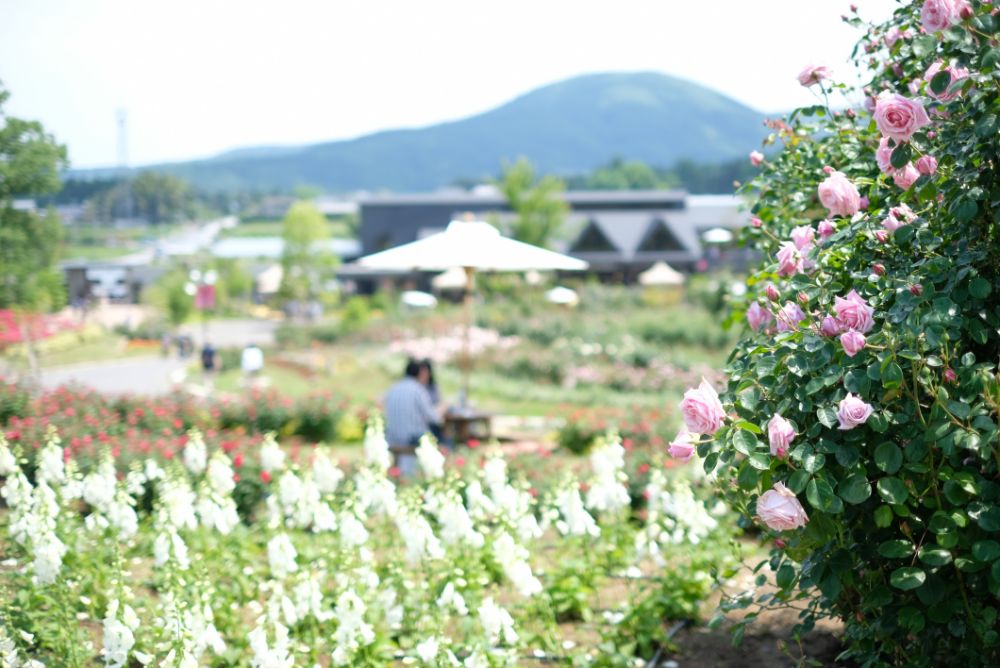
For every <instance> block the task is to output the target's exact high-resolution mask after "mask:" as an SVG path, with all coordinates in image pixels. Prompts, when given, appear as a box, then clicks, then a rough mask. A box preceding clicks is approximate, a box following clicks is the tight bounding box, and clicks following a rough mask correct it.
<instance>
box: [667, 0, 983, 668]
mask: <svg viewBox="0 0 1000 668" xmlns="http://www.w3.org/2000/svg"><path fill="white" fill-rule="evenodd" d="M845 20H846V21H848V22H849V23H852V24H854V25H856V26H858V27H861V28H864V29H865V31H866V35H865V36H864V38H863V39H862V41H861V42H860V44H859V46H858V48H857V49H856V50H855V63H856V65H858V66H859V67H862V68H864V69H865V72H866V75H870V76H871V79H870V83H869V84H868V85H867V86H866V87H865V88H864V95H865V96H866V100H867V101H866V103H865V105H864V108H865V110H866V111H861V110H855V109H853V108H851V107H850V104H852V102H851V100H852V99H856V98H851V97H850V96H848V97H847V100H848V105H849V106H848V107H847V110H846V111H843V112H836V111H833V110H832V109H831V107H830V106H827V104H825V102H826V100H827V99H828V96H829V95H830V94H832V93H837V92H843V93H849V92H850V90H849V89H848V88H847V87H846V86H844V85H842V84H837V83H831V82H830V81H828V80H824V79H822V78H819V77H815V78H813V79H810V80H809V81H808V83H809V84H810V85H813V86H814V87H815V88H814V89H815V90H817V91H818V92H821V93H822V95H821V99H822V100H823V101H824V104H820V105H816V106H813V107H808V108H804V109H799V110H796V111H795V112H793V113H792V114H791V115H790V116H789V117H788V118H787V119H783V120H776V121H770V122H769V126H770V127H771V128H772V130H773V133H772V134H771V135H770V137H769V138H768V140H767V141H766V143H768V144H773V143H780V144H782V145H783V148H784V150H782V151H780V152H769V153H768V155H769V156H772V157H769V158H768V160H767V161H766V162H765V163H762V164H761V167H760V169H761V174H760V176H759V178H757V179H756V180H755V181H754V182H752V183H750V184H747V185H746V186H744V192H745V193H746V194H748V195H750V196H751V197H752V198H753V199H754V204H753V208H752V212H753V216H754V223H753V225H751V226H750V227H748V228H747V231H746V237H747V240H748V242H749V243H751V244H753V245H754V246H756V247H757V248H758V249H759V250H760V251H761V252H762V253H763V255H764V256H765V257H766V258H772V259H771V261H770V262H769V263H767V264H765V266H763V267H762V268H761V269H760V270H759V271H758V272H757V273H756V274H755V275H753V276H752V277H751V278H750V280H749V287H750V289H749V291H748V299H749V301H748V302H747V308H746V313H745V315H746V318H747V320H748V322H749V329H748V331H747V335H746V337H745V338H744V339H743V340H742V341H741V342H740V343H739V344H738V346H737V348H736V350H735V351H734V353H733V355H732V356H731V357H730V362H729V366H728V369H727V370H728V373H729V382H728V386H727V387H726V388H725V390H724V391H723V392H722V393H721V401H722V405H723V407H724V411H725V415H724V418H722V420H721V427H719V428H718V431H716V430H715V429H714V428H713V429H709V428H705V427H716V426H718V424H717V421H716V420H714V419H713V420H708V419H706V418H709V417H714V416H715V413H714V412H712V411H709V410H707V406H708V402H704V401H701V402H699V403H697V404H694V403H692V407H693V408H694V409H696V410H692V411H691V413H692V416H691V417H694V418H697V419H698V423H697V424H696V425H694V426H695V427H697V429H694V430H695V431H700V432H702V433H703V434H708V435H706V436H702V437H699V438H700V443H699V445H698V454H699V455H700V456H701V457H702V458H703V460H704V462H703V463H704V467H705V469H706V471H710V472H714V473H715V474H716V475H717V476H718V478H719V481H720V483H721V488H722V490H723V491H724V494H725V496H726V497H727V498H728V500H729V501H730V503H731V504H732V505H733V506H734V507H736V508H739V509H740V510H741V511H742V514H743V516H744V518H745V521H746V522H747V523H751V522H753V523H755V524H756V525H757V526H758V527H759V528H760V529H761V530H762V531H763V532H764V534H765V536H768V537H770V538H772V539H773V540H774V543H773V544H774V546H775V547H774V549H773V551H772V553H771V558H770V560H769V566H770V569H771V571H772V572H773V573H774V577H775V581H776V584H777V586H778V591H777V593H767V594H761V595H760V596H742V597H739V598H737V599H734V600H733V601H732V602H731V603H730V605H738V606H740V607H747V606H766V605H771V604H779V605H784V604H794V606H795V607H797V608H798V609H800V610H801V613H800V616H801V624H800V627H799V628H800V630H808V629H810V628H811V627H812V626H813V625H814V623H815V621H816V619H817V618H819V617H823V616H832V617H838V618H840V619H841V620H842V621H843V623H844V628H845V631H844V640H845V644H846V646H847V650H846V652H845V658H849V659H852V660H854V661H857V662H858V663H860V664H861V665H864V666H882V665H913V666H942V665H956V666H959V665H960V666H978V665H998V664H1000V632H998V631H1000V626H998V596H1000V468H998V463H1000V444H998V438H997V421H998V404H1000V383H998V377H997V360H998V357H1000V308H998V306H1000V300H998V299H997V295H998V294H1000V280H998V272H1000V226H998V221H1000V209H998V208H997V207H998V205H1000V173H998V164H997V156H998V155H1000V135H998V131H1000V47H998V42H997V30H998V27H1000V17H998V16H997V10H996V9H994V7H993V4H991V3H988V2H965V1H963V0H959V1H953V0H927V2H923V3H920V2H916V3H912V4H909V5H906V6H902V7H900V8H899V9H897V10H896V11H895V14H894V15H893V17H892V19H891V20H890V21H888V22H886V23H884V24H866V23H864V22H863V21H862V20H861V18H860V17H858V16H851V17H847V18H845ZM944 64H947V65H944ZM800 79H801V77H800ZM914 165H916V166H914ZM803 226H808V227H809V228H810V229H812V228H815V229H816V231H817V232H819V234H818V235H815V236H814V237H812V241H811V242H810V243H806V244H804V245H803V244H802V242H804V241H806V240H807V239H810V236H809V235H808V234H804V233H803V232H802V227H803ZM793 231H794V232H793ZM793 249H794V250H795V251H796V253H797V255H796V254H793V253H792V250H793ZM735 315H736V316H737V317H743V315H744V314H743V313H737V314H735ZM771 318H774V319H775V320H776V322H777V326H776V327H771V326H769V323H770V321H771ZM698 392H699V395H703V394H704V392H703V390H699V391H698ZM682 410H683V409H682ZM684 412H685V417H688V411H687V410H685V411H684ZM709 422H711V424H709ZM690 426H692V425H691V424H690V423H689V427H690ZM713 432H714V433H713ZM765 434H766V436H765ZM786 449H787V452H786ZM757 614H758V612H757V610H753V611H751V613H750V614H749V615H748V617H747V621H748V622H749V621H752V619H753V618H754V617H755V616H756V615H757ZM738 632H741V628H740V629H738Z"/></svg>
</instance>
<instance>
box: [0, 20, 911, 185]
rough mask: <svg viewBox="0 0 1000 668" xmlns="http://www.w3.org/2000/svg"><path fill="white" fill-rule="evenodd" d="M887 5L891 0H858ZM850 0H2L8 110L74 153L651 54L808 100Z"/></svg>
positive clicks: (308, 136) (515, 83)
mask: <svg viewBox="0 0 1000 668" xmlns="http://www.w3.org/2000/svg"><path fill="white" fill-rule="evenodd" d="M855 1H856V2H857V4H858V5H860V7H861V13H862V16H865V17H869V18H878V19H882V18H884V17H886V16H888V14H889V12H890V11H891V10H892V8H893V7H894V6H895V4H896V3H895V2H894V0H855ZM848 6H849V0H847V1H841V0H714V1H704V0H702V1H697V2H692V1H690V0H645V1H642V2H639V1H636V0H603V1H602V2H593V1H591V0H570V1H564V0H529V1H523V0H502V1H494V2H480V1H477V0H392V1H389V0H315V1H313V2H307V1H304V0H280V1H278V0H275V1H272V2H261V1H256V0H229V1H223V0H170V1H169V2H165V1H163V0H155V1H153V0H76V1H74V0H0V80H2V81H3V82H4V84H5V85H6V87H7V89H8V90H9V91H10V92H11V100H10V101H9V103H8V106H7V112H8V113H9V114H11V115H16V116H21V117H26V118H36V119H38V120H41V121H42V122H43V123H44V124H45V125H46V127H47V128H48V129H49V131H51V132H53V133H54V134H55V135H56V137H57V138H58V139H59V140H60V141H62V142H64V143H66V144H67V145H68V146H69V152H70V158H71V160H72V163H73V166H75V167H92V166H103V165H113V164H115V163H116V161H117V147H116V146H117V145H116V136H117V133H116V120H115V119H116V110H117V109H119V108H124V109H126V110H127V113H128V143H129V145H128V152H129V162H130V163H131V164H148V163H152V162H160V161H168V160H183V159H188V158H194V157H202V156H208V155H212V154H215V153H218V152H220V151H223V150H227V149H231V148H237V147H244V146H255V145H268V144H297V143H308V142H316V141H324V140H331V139H341V138H348V137H353V136H357V135H360V134H364V133H368V132H372V131H375V130H382V129H389V128H395V127H414V126H420V125H427V124H430V123H435V122H438V121H442V120H450V119H455V118H461V117H464V116H467V115H470V114H473V113H477V112H481V111H485V110H487V109H490V108H492V107H494V106H496V105H499V104H502V103H503V102H506V101H507V100H509V99H511V98H513V97H516V96H517V95H519V94H521V93H524V92H527V91H528V90H530V89H532V88H535V87H537V86H539V85H542V84H546V83H550V82H553V81H558V80H560V79H564V78H567V77H570V76H573V75H577V74H584V73H589V72H600V71H627V70H657V71H661V72H665V73H668V74H673V75H676V76H680V77H684V78H688V79H691V80H694V81H697V82H699V83H701V84H703V85H706V86H708V87H711V88H714V89H716V90H718V91H720V92H722V93H724V94H727V95H729V96H731V97H734V98H736V99H737V100H739V101H741V102H743V103H745V104H747V105H749V106H751V107H754V108H756V109H759V110H761V111H778V110H784V109H790V108H792V107H794V106H796V105H799V104H804V103H811V102H812V101H813V99H814V98H813V97H812V96H811V95H810V94H809V93H808V92H807V91H805V90H804V89H802V88H801V87H800V86H799V85H798V83H797V82H796V81H795V75H796V74H797V73H798V72H799V70H800V69H801V68H802V67H803V66H804V65H806V64H808V63H811V62H815V63H818V64H828V65H831V66H833V67H834V70H835V71H840V72H842V73H847V72H848V71H849V67H848V65H847V57H848V56H849V54H850V50H851V47H852V46H853V44H854V42H855V40H856V38H857V37H858V33H857V31H855V30H854V29H852V28H850V27H849V26H847V25H845V24H843V23H842V22H841V20H840V15H841V14H844V13H847V12H848V11H849V10H848Z"/></svg>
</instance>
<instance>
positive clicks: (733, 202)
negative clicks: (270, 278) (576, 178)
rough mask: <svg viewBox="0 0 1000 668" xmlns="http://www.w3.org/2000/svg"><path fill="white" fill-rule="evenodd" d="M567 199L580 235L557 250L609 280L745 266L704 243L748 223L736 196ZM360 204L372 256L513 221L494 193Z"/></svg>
mask: <svg viewBox="0 0 1000 668" xmlns="http://www.w3.org/2000/svg"><path fill="white" fill-rule="evenodd" d="M563 198H564V200H565V201H566V203H567V204H568V205H569V207H570V211H569V213H568V215H567V227H568V229H571V230H577V232H576V233H575V236H574V237H573V238H572V240H571V241H570V242H569V243H568V245H565V246H564V247H562V248H556V249H555V250H559V251H561V252H565V253H568V254H570V255H572V256H574V257H578V258H580V259H582V260H586V261H587V262H589V263H590V265H591V271H592V272H593V273H596V274H598V275H601V276H603V277H607V278H616V279H620V280H625V281H631V280H634V279H635V277H636V276H637V275H638V274H639V273H640V272H641V271H643V270H645V269H647V268H648V267H650V266H651V265H652V264H653V263H655V262H657V261H665V262H667V263H668V264H670V265H671V266H673V267H676V268H677V269H680V270H686V271H691V270H693V269H694V268H695V266H696V264H697V263H698V262H699V261H700V260H703V259H706V258H708V259H711V260H713V261H714V262H716V263H718V262H726V263H728V264H737V265H740V264H743V263H744V262H745V261H746V257H745V255H744V254H743V253H742V252H733V251H722V250H721V249H718V248H711V249H707V248H705V247H704V244H703V243H702V241H701V238H702V235H703V234H704V232H705V231H707V230H709V229H712V228H716V227H722V228H726V229H731V230H736V229H738V228H740V227H742V226H743V225H745V224H746V223H747V222H748V221H749V214H747V213H746V212H745V211H740V206H739V205H740V202H739V200H738V199H737V198H736V197H734V196H731V195H688V194H687V193H685V192H684V191H677V190H622V191H576V192H567V193H564V194H563ZM359 203H360V212H361V227H360V237H361V246H362V252H363V253H364V254H365V255H367V254H370V253H375V252H378V251H380V250H385V249H386V248H392V247H395V246H399V245H401V244H405V243H409V242H411V241H415V240H417V239H420V238H422V237H425V236H427V235H428V234H432V233H434V232H440V231H442V230H444V228H445V227H446V226H447V225H448V222H449V221H450V220H452V219H455V218H458V217H459V216H461V215H462V214H465V213H473V214H476V215H479V216H482V217H486V216H492V217H494V218H496V219H498V220H499V221H500V222H504V221H508V220H511V219H512V218H513V216H514V213H513V212H512V211H511V209H510V207H509V206H508V205H507V202H506V200H505V199H504V197H503V196H502V195H501V194H500V193H499V192H498V191H497V190H496V189H495V188H492V187H485V188H478V189H476V190H473V191H464V190H456V191H443V192H437V193H428V194H417V195H378V196H369V197H365V198H362V199H361V200H360V202H359ZM708 256H710V257H708ZM345 269H347V268H345Z"/></svg>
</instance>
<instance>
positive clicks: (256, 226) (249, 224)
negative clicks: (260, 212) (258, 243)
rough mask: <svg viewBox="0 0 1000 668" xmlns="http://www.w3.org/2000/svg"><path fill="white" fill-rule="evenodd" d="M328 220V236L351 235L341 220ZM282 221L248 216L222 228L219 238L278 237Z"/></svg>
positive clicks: (348, 228) (352, 234)
mask: <svg viewBox="0 0 1000 668" xmlns="http://www.w3.org/2000/svg"><path fill="white" fill-rule="evenodd" d="M328 222H329V228H330V236H332V237H353V236H354V232H353V231H352V230H351V229H350V227H348V225H347V223H346V222H345V221H343V220H331V221H328ZM281 231H282V222H281V221H280V220H268V219H261V218H248V219H246V220H241V221H240V224H239V225H237V226H236V227H232V228H229V229H225V230H222V232H221V233H220V235H219V236H220V238H223V239H224V238H227V237H280V236H281Z"/></svg>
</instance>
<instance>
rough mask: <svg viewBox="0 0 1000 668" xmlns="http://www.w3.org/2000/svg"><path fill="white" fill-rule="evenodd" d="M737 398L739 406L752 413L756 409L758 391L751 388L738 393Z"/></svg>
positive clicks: (758, 397) (758, 398)
mask: <svg viewBox="0 0 1000 668" xmlns="http://www.w3.org/2000/svg"><path fill="white" fill-rule="evenodd" d="M739 397H740V406H742V407H743V408H745V409H747V410H748V411H752V410H753V409H755V408H756V407H757V403H758V402H759V401H760V390H758V389H757V388H756V387H751V388H750V389H748V390H744V391H743V392H740V394H739Z"/></svg>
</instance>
